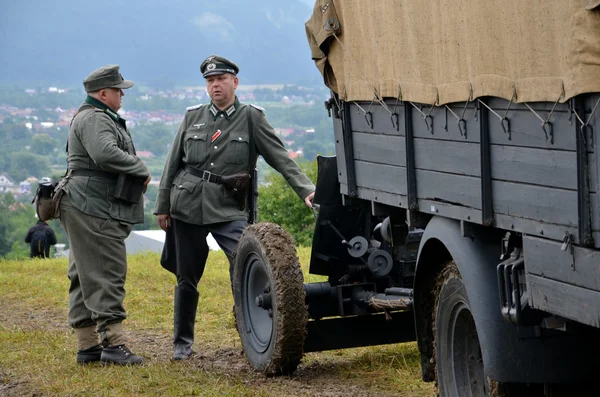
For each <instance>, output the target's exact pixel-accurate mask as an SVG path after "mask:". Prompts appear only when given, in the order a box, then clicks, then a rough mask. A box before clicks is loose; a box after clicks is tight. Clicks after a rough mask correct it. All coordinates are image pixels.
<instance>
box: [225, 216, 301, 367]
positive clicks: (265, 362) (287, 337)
mask: <svg viewBox="0 0 600 397" xmlns="http://www.w3.org/2000/svg"><path fill="white" fill-rule="evenodd" d="M233 286H234V300H235V316H236V323H237V328H238V332H239V334H240V339H241V341H242V346H243V348H244V353H245V355H246V358H247V359H248V361H249V362H250V364H251V365H252V367H253V368H254V369H256V370H257V371H260V372H262V373H264V374H266V375H281V374H290V373H292V372H294V370H295V369H296V367H297V366H298V364H299V363H300V360H301V359H302V355H303V346H304V339H305V334H306V322H307V310H306V305H305V304H304V301H305V293H304V278H303V276H302V271H301V269H300V265H299V263H298V257H297V255H296V249H295V247H294V242H293V240H292V238H291V236H290V235H289V234H288V233H287V232H286V231H285V230H283V228H281V227H280V226H278V225H275V224H273V223H258V224H254V225H251V226H249V227H248V228H247V229H246V230H245V231H244V234H242V237H241V238H240V242H239V244H238V248H237V251H236V257H235V264H234V271H233Z"/></svg>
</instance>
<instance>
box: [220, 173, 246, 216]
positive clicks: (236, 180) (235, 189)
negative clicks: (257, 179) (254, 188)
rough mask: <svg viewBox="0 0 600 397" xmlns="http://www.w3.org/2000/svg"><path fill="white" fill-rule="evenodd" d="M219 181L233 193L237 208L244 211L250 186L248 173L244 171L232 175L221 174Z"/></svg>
mask: <svg viewBox="0 0 600 397" xmlns="http://www.w3.org/2000/svg"><path fill="white" fill-rule="evenodd" d="M221 183H222V184H223V185H224V186H225V187H226V188H227V189H228V190H230V191H231V192H232V193H233V197H234V198H235V200H236V201H237V203H238V207H239V209H240V210H241V211H244V210H245V209H246V198H247V197H248V188H249V186H250V174H249V173H248V172H245V171H244V172H238V173H237V174H233V175H223V176H221Z"/></svg>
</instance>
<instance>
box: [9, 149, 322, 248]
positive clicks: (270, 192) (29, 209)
mask: <svg viewBox="0 0 600 397" xmlns="http://www.w3.org/2000/svg"><path fill="white" fill-rule="evenodd" d="M299 165H300V168H302V170H303V171H304V173H305V174H306V175H307V176H308V178H309V179H310V180H311V181H312V182H313V183H315V184H316V182H317V160H313V161H311V162H308V161H300V162H299ZM259 172H263V173H265V174H266V175H263V176H262V179H263V180H264V183H263V184H261V185H260V186H259V189H258V192H259V193H258V206H259V210H258V220H259V222H273V223H277V224H279V225H280V226H282V227H283V228H284V229H285V230H287V231H288V232H289V233H290V234H291V235H292V237H293V238H294V240H295V242H296V244H297V245H298V246H310V245H311V243H312V236H313V230H314V225H315V215H314V213H313V212H312V211H311V210H310V209H309V208H307V207H306V205H305V204H304V201H303V200H301V199H300V198H298V196H296V194H295V193H294V191H293V190H292V189H291V188H290V187H289V186H288V184H287V183H286V181H285V180H284V178H283V177H282V176H281V175H280V174H279V173H277V172H275V171H272V170H271V169H269V168H265V169H264V170H263V171H259ZM157 192H158V190H157V188H156V186H152V185H150V186H149V187H148V190H147V191H146V194H145V199H146V203H145V206H144V223H142V224H138V225H135V227H134V230H148V229H158V225H157V224H156V217H155V216H154V214H152V210H153V208H154V203H155V202H156V195H157ZM33 194H34V193H32V194H31V195H25V196H21V197H19V198H15V197H14V196H13V195H12V194H10V193H6V194H0V217H1V219H2V222H1V223H0V258H27V257H28V256H29V249H28V246H27V244H26V243H25V242H24V239H25V235H26V234H27V230H29V228H30V227H32V226H33V225H35V223H36V222H37V218H36V214H35V208H34V205H33V204H32V203H31V200H32V198H33ZM49 225H50V226H51V227H52V229H53V230H54V232H55V233H56V237H57V240H58V242H59V243H63V244H66V248H68V241H67V237H66V234H65V232H64V230H63V229H62V226H61V225H60V221H58V220H52V221H50V222H49Z"/></svg>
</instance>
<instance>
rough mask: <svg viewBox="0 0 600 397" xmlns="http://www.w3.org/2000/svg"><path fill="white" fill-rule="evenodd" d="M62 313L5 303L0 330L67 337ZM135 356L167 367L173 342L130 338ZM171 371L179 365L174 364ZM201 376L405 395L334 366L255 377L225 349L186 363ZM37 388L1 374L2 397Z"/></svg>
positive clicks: (282, 388)
mask: <svg viewBox="0 0 600 397" xmlns="http://www.w3.org/2000/svg"><path fill="white" fill-rule="evenodd" d="M63 318H64V313H62V312H60V311H51V310H37V311H28V312H26V313H24V312H23V311H22V310H21V309H20V308H18V307H15V306H14V305H10V304H8V302H5V304H4V306H3V308H2V310H1V311H0V325H3V326H11V327H13V326H15V327H19V328H27V329H31V330H35V329H45V330H49V329H56V330H60V329H64V330H65V331H68V326H67V325H66V324H65V323H66V321H63V320H61V319H63ZM127 337H128V339H129V340H130V341H131V347H132V350H133V351H143V353H144V356H145V357H147V358H148V359H149V360H150V361H151V362H165V363H166V362H171V361H170V357H171V354H172V345H171V343H172V342H171V336H170V335H166V334H165V335H156V334H152V335H150V334H144V333H140V332H135V335H133V334H131V333H128V335H127ZM172 365H173V366H177V365H182V364H181V363H172ZM183 365H191V366H193V367H195V368H197V369H199V370H202V371H207V372H211V373H214V374H215V375H218V376H220V377H223V378H234V377H235V378H237V379H239V378H240V377H241V378H242V379H243V382H244V383H245V384H246V385H247V386H248V387H249V388H257V389H259V390H261V391H262V392H265V393H268V394H270V395H273V396H319V397H321V396H322V397H335V396H345V397H354V396H373V397H391V396H396V397H398V396H407V394H398V393H385V392H379V391H374V390H372V389H367V390H366V389H365V386H364V384H361V379H360V378H358V379H339V378H336V377H333V376H332V374H333V373H335V371H336V369H335V367H334V364H327V363H326V364H308V365H301V366H300V367H299V368H298V369H297V371H296V372H295V373H294V375H292V376H282V377H275V378H265V376H263V375H262V374H259V373H257V372H255V371H254V370H253V369H252V368H251V367H250V366H249V364H248V362H247V360H246V358H245V357H244V355H243V352H242V350H241V348H240V347H237V348H236V347H224V348H219V349H209V350H203V351H202V352H200V353H196V354H194V355H193V357H192V358H191V360H190V361H189V362H186V363H185V364H183ZM43 395H44V394H43V393H40V392H39V390H36V388H35V385H34V384H31V382H29V381H28V380H27V379H15V378H14V377H9V376H8V374H7V373H6V371H5V370H3V369H2V368H0V396H10V397H25V396H28V397H34V396H35V397H38V396H43Z"/></svg>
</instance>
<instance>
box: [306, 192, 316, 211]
mask: <svg viewBox="0 0 600 397" xmlns="http://www.w3.org/2000/svg"><path fill="white" fill-rule="evenodd" d="M314 198H315V192H312V193H311V194H309V195H308V196H306V198H305V199H304V203H305V204H306V206H307V207H308V208H312V202H313V199H314Z"/></svg>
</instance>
